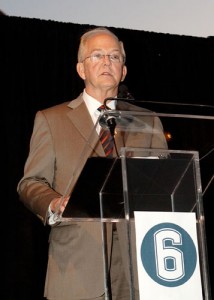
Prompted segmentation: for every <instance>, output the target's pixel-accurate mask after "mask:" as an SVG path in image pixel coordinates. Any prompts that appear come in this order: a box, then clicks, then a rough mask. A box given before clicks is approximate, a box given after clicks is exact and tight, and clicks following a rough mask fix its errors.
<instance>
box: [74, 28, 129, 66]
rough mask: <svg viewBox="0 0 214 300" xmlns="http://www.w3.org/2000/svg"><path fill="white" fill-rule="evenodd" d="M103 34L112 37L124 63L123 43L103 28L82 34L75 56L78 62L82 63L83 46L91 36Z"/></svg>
mask: <svg viewBox="0 0 214 300" xmlns="http://www.w3.org/2000/svg"><path fill="white" fill-rule="evenodd" d="M103 32H104V33H107V34H109V35H111V36H112V37H114V38H115V39H116V40H117V41H118V43H119V45H120V50H121V53H122V55H123V58H124V62H125V58H126V53H125V49H124V45H123V42H122V41H120V40H119V39H118V37H117V36H116V35H115V34H114V33H113V32H112V31H110V30H109V29H107V28H105V27H97V28H94V29H91V30H89V31H87V32H86V33H84V34H83V35H82V36H81V38H80V44H79V49H78V54H77V59H78V62H82V61H83V59H84V52H85V45H86V43H87V41H88V40H89V39H90V38H91V37H92V36H95V35H96V34H100V33H103Z"/></svg>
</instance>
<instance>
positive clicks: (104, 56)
mask: <svg viewBox="0 0 214 300" xmlns="http://www.w3.org/2000/svg"><path fill="white" fill-rule="evenodd" d="M103 59H104V63H105V64H108V65H110V64H111V59H110V56H109V55H108V54H104V55H103Z"/></svg>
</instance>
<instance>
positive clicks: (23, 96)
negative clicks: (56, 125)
mask: <svg viewBox="0 0 214 300" xmlns="http://www.w3.org/2000/svg"><path fill="white" fill-rule="evenodd" d="M92 27H94V26H93V25H81V24H72V23H62V22H54V21H42V20H38V19H28V18H19V17H8V16H0V34H1V35H0V37H1V45H0V74H1V103H2V104H1V105H2V110H1V120H2V122H1V123H2V126H1V132H2V143H1V145H2V152H3V156H2V158H3V159H2V162H3V163H2V166H3V168H1V171H2V178H3V181H2V189H1V191H2V217H3V218H2V219H3V220H4V221H3V222H2V226H1V228H2V232H3V236H4V239H3V242H2V247H3V248H4V256H3V265H4V268H3V276H4V279H5V283H4V285H3V299H7V300H18V299H22V300H25V299H26V300H29V299H31V300H34V299H35V300H40V299H43V296H42V295H43V289H44V279H45V271H46V263H47V250H48V234H49V228H48V227H44V226H43V225H42V224H41V222H40V221H39V220H38V219H37V218H36V217H35V216H33V215H32V213H30V212H29V211H28V210H27V209H25V208H24V207H23V205H22V204H21V202H20V201H19V199H18V195H17V192H16V187H17V183H18V181H19V179H20V178H21V177H22V175H23V166H24V162H25V160H26V157H27V154H28V150H29V140H30V136H31V133H32V128H33V120H34V116H35V113H36V111H37V110H40V109H43V108H46V107H49V106H52V105H55V104H58V103H61V102H63V101H67V100H71V99H73V98H74V97H76V96H77V95H79V93H80V92H81V91H82V88H83V83H82V81H81V80H80V79H79V77H78V75H77V73H76V61H77V58H76V56H77V47H78V45H79V38H80V36H81V35H82V33H83V32H84V31H85V30H87V29H89V28H92ZM109 28H110V29H112V30H113V31H114V32H115V33H116V34H117V35H118V36H119V37H120V39H121V40H123V41H124V44H125V49H126V53H127V67H128V75H127V78H126V80H125V84H126V85H127V86H128V87H129V90H130V91H131V93H132V94H133V95H134V97H135V99H141V100H142V99H143V100H146V101H166V102H167V101H168V102H179V103H191V104H203V105H213V98H214V74H213V73H214V38H213V37H208V38H198V37H191V36H180V35H170V34H161V33H154V32H146V31H138V30H130V29H123V28H122V29H119V28H114V27H110V26H109ZM212 125H213V122H212ZM182 130H185V125H184V127H183V128H182ZM213 131H214V130H213V128H211V129H209V131H207V128H206V130H204V134H205V135H206V137H207V138H206V140H209V143H208V146H207V149H206V152H208V151H209V150H210V149H211V148H212V147H213V140H214V138H213ZM191 138H192V139H193V140H194V144H195V145H198V144H200V141H198V140H197V136H196V135H194V128H193V135H192V137H191ZM178 146H179V145H177V144H176V145H174V146H173V144H172V145H171V147H172V148H173V147H175V148H176V147H178ZM196 150H197V149H196ZM208 158H209V159H207V160H205V161H204V162H203V168H202V177H203V178H205V179H204V180H205V184H207V182H208V181H209V179H210V177H211V175H212V173H213V162H214V159H213V155H212V154H211V155H209V157H208ZM212 195H213V185H212V184H211V186H210V187H209V190H208V192H207V193H206V196H205V197H204V209H205V220H206V230H207V244H208V254H209V263H210V269H211V272H210V277H211V281H212V282H213V276H212V271H213V258H212V244H213V238H212V230H211V229H210V228H211V226H212V222H211V221H212V205H211V200H212Z"/></svg>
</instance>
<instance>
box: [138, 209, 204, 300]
mask: <svg viewBox="0 0 214 300" xmlns="http://www.w3.org/2000/svg"><path fill="white" fill-rule="evenodd" d="M134 215H135V228H136V252H137V253H136V255H137V266H138V282H139V296H140V300H154V299H158V300H162V299H163V300H180V299H183V300H184V299H194V300H202V299H203V296H202V285H201V275H200V267H199V254H198V239H197V232H196V216H195V213H182V212H179V213H176V212H139V211H136V212H135V213H134Z"/></svg>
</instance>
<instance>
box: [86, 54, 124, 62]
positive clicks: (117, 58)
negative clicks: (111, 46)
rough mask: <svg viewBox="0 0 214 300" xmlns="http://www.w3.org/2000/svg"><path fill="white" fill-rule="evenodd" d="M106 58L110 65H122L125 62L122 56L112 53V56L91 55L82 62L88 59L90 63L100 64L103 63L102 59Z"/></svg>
mask: <svg viewBox="0 0 214 300" xmlns="http://www.w3.org/2000/svg"><path fill="white" fill-rule="evenodd" d="M106 56H107V57H108V59H109V60H110V61H111V62H112V63H124V62H125V57H124V56H123V55H122V54H117V53H113V54H102V53H93V54H91V55H90V56H87V57H86V58H84V59H83V60H82V62H84V61H85V60H86V59H88V58H89V59H90V61H91V62H92V63H96V62H101V61H103V59H104V58H105V57H106Z"/></svg>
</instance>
